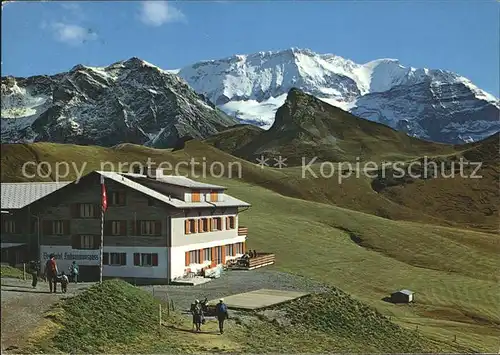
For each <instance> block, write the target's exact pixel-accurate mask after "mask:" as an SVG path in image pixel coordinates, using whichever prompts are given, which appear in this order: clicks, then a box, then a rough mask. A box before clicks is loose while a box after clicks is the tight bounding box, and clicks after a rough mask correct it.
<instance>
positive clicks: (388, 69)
mask: <svg viewBox="0 0 500 355" xmlns="http://www.w3.org/2000/svg"><path fill="white" fill-rule="evenodd" d="M178 75H179V76H181V77H182V78H183V79H184V80H186V82H187V83H188V84H189V85H191V87H193V88H194V89H195V91H197V92H198V93H200V94H203V95H204V96H206V97H207V98H208V99H210V101H212V102H214V103H215V104H216V105H217V106H218V107H219V108H221V109H222V110H223V111H225V112H226V113H228V114H229V115H231V116H233V117H236V118H238V119H239V120H240V121H243V122H248V123H253V124H257V125H259V126H261V127H263V128H269V127H270V126H271V125H272V123H273V121H274V115H275V113H276V110H277V109H278V108H279V107H280V106H281V105H282V104H283V103H284V101H285V98H286V94H287V93H288V91H289V90H290V89H292V88H294V87H295V88H298V89H300V90H302V91H304V92H306V93H308V94H311V95H314V96H316V97H317V98H319V99H321V100H323V101H325V102H327V103H330V104H332V105H334V106H337V107H340V108H342V109H344V110H347V111H349V112H351V113H354V114H356V115H358V116H360V117H363V118H366V119H369V120H374V121H377V122H381V123H384V124H387V125H390V126H391V127H393V128H397V129H403V130H405V131H407V132H408V134H410V135H415V136H417V137H421V138H426V139H433V140H437V141H443V142H452V143H460V142H463V139H462V137H463V136H464V134H466V133H467V132H468V130H472V129H475V128H474V127H481V128H480V129H479V130H480V131H481V130H482V132H483V133H478V132H477V130H476V132H473V131H471V132H469V133H471V134H470V135H471V136H474V137H478V136H480V137H483V135H486V134H488V133H489V132H491V131H495V130H500V123H499V122H498V112H499V108H500V106H499V101H498V99H496V98H495V97H494V96H493V95H491V94H489V93H487V92H485V91H483V90H481V89H479V88H478V87H477V86H475V85H474V84H473V83H472V82H471V81H470V80H468V79H466V78H464V77H462V76H460V75H458V74H455V73H452V72H448V71H444V70H431V69H427V68H422V69H419V68H413V67H406V66H403V65H402V64H401V63H400V62H399V61H398V60H397V59H391V58H385V59H377V60H373V61H370V62H368V63H365V64H357V63H355V62H353V61H351V60H349V59H344V58H342V57H340V56H337V55H334V54H318V53H314V52H312V51H311V50H308V49H298V48H291V49H288V50H283V51H277V52H258V53H255V54H249V55H234V56H232V57H228V58H224V59H220V60H210V61H203V62H199V63H197V64H194V65H191V66H188V67H185V68H182V69H180V70H179V71H178ZM468 115H469V117H468V118H467V116H468ZM473 121H477V122H478V123H476V124H474V123H473ZM449 123H456V124H455V125H453V126H449ZM458 126H461V127H462V128H461V129H460V130H458V129H457V127H458ZM446 127H451V128H449V130H448V128H446ZM463 131H466V132H463ZM483 138H484V137H483ZM467 139H468V138H467Z"/></svg>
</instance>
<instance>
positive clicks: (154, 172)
mask: <svg viewBox="0 0 500 355" xmlns="http://www.w3.org/2000/svg"><path fill="white" fill-rule="evenodd" d="M146 176H147V177H148V178H150V179H159V178H161V177H163V170H162V169H157V168H155V167H149V168H148V169H147V171H146Z"/></svg>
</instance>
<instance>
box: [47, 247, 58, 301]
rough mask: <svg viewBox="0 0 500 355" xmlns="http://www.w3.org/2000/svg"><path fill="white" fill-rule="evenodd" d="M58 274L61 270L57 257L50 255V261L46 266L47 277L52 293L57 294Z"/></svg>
mask: <svg viewBox="0 0 500 355" xmlns="http://www.w3.org/2000/svg"><path fill="white" fill-rule="evenodd" d="M58 273H59V270H58V269H57V263H56V256H55V255H54V254H50V257H49V260H47V263H46V264H45V277H46V278H47V281H48V283H49V290H50V293H52V292H54V293H56V292H57V274H58ZM52 286H53V287H52Z"/></svg>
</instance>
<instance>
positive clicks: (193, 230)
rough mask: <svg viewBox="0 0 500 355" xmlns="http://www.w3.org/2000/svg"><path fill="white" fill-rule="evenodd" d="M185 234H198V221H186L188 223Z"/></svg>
mask: <svg viewBox="0 0 500 355" xmlns="http://www.w3.org/2000/svg"><path fill="white" fill-rule="evenodd" d="M185 223H186V224H185V227H184V229H185V232H186V234H190V233H196V232H197V228H196V220H194V219H186V222H185Z"/></svg>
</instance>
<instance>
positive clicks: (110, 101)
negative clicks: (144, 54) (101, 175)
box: [1, 58, 237, 147]
mask: <svg viewBox="0 0 500 355" xmlns="http://www.w3.org/2000/svg"><path fill="white" fill-rule="evenodd" d="M1 90H2V121H1V122H2V127H1V128H2V136H1V139H2V142H3V143H5V142H33V141H50V142H58V143H75V144H95V145H103V146H112V145H116V144H119V143H125V142H127V143H136V144H145V145H149V146H154V147H172V146H174V145H175V144H176V143H177V141H178V139H179V138H182V137H186V136H191V137H193V138H200V139H203V138H207V137H208V136H210V135H212V134H214V133H217V132H219V131H220V130H223V129H224V128H225V127H228V126H232V125H234V124H235V123H237V122H236V121H235V120H234V119H233V118H231V117H229V116H227V115H226V114H225V113H223V112H222V111H220V110H219V109H217V108H215V106H214V105H213V104H212V103H210V102H209V101H208V100H206V99H205V98H204V97H203V96H202V95H199V94H197V93H195V92H194V91H193V90H192V89H191V88H190V87H189V86H188V85H187V84H186V83H185V82H184V81H183V80H182V79H180V78H179V77H178V76H177V75H175V74H173V73H170V72H168V71H164V70H161V69H160V68H158V67H156V66H154V65H152V64H149V63H147V62H145V61H143V60H140V59H138V58H131V59H129V60H126V61H121V62H117V63H115V64H112V65H110V66H108V67H102V68H101V67H99V68H96V67H86V66H82V65H77V66H75V67H74V68H73V69H71V70H70V71H69V72H67V73H62V74H57V75H53V76H33V77H29V78H14V77H5V78H2V87H1Z"/></svg>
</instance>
